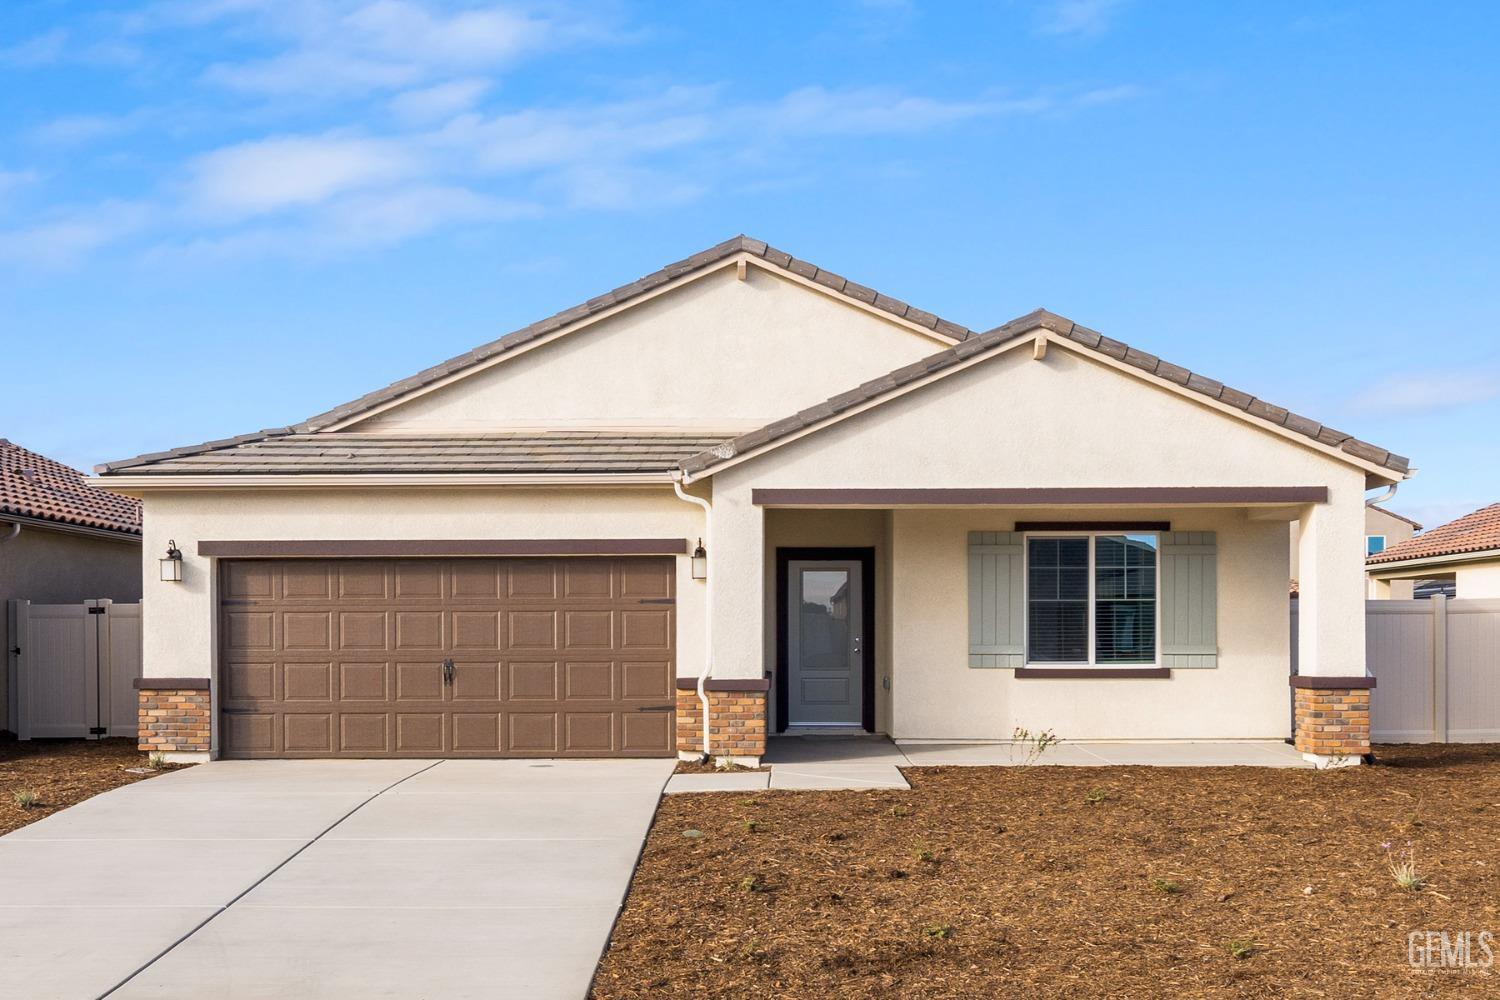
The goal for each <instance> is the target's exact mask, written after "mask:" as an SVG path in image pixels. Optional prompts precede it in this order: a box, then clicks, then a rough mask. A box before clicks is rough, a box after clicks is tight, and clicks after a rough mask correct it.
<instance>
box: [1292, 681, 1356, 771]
mask: <svg viewBox="0 0 1500 1000" xmlns="http://www.w3.org/2000/svg"><path fill="white" fill-rule="evenodd" d="M1295 701H1296V716H1297V749H1298V750H1301V751H1302V752H1303V753H1311V754H1317V755H1318V756H1320V757H1363V756H1364V755H1365V754H1367V753H1369V752H1370V691H1369V689H1368V688H1363V689H1361V688H1297V689H1296V699H1295Z"/></svg>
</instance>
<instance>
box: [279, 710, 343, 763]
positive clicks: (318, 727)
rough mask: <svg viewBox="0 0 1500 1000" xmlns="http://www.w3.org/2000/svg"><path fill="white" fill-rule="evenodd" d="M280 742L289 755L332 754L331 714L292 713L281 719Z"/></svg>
mask: <svg viewBox="0 0 1500 1000" xmlns="http://www.w3.org/2000/svg"><path fill="white" fill-rule="evenodd" d="M281 728H282V740H283V741H284V746H285V749H286V750H287V751H288V752H289V753H305V754H314V753H315V754H327V753H332V752H333V728H334V724H333V713H332V712H316V713H314V712H306V713H304V712H293V713H288V714H286V715H284V716H282V718H281Z"/></svg>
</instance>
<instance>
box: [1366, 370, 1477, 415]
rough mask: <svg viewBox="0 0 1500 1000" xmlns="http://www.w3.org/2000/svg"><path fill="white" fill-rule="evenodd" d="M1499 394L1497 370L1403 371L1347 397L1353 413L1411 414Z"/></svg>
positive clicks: (1454, 406)
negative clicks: (1349, 397) (1350, 397)
mask: <svg viewBox="0 0 1500 1000" xmlns="http://www.w3.org/2000/svg"><path fill="white" fill-rule="evenodd" d="M1497 396H1500V371H1495V370H1493V369H1490V370H1477V371H1476V370H1469V371H1430V372H1404V373H1402V374H1400V375H1393V376H1391V377H1389V378H1386V379H1383V380H1381V381H1379V382H1377V383H1375V384H1374V385H1372V386H1370V387H1369V388H1368V389H1365V390H1364V391H1363V392H1360V393H1358V394H1357V395H1355V396H1354V397H1353V398H1352V399H1350V400H1349V408H1350V409H1351V410H1352V411H1354V412H1356V413H1383V414H1386V415H1388V416H1389V415H1391V414H1397V413H1399V414H1413V413H1432V412H1435V411H1437V410H1449V409H1454V408H1456V407H1460V406H1467V405H1469V404H1471V403H1483V402H1486V401H1487V400H1491V399H1494V398H1495V397H1497Z"/></svg>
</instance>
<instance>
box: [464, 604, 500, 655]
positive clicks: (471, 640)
mask: <svg viewBox="0 0 1500 1000" xmlns="http://www.w3.org/2000/svg"><path fill="white" fill-rule="evenodd" d="M453 648H454V649H484V650H490V649H499V648H500V613H499V612H498V611H455V612H453Z"/></svg>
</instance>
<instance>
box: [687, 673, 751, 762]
mask: <svg viewBox="0 0 1500 1000" xmlns="http://www.w3.org/2000/svg"><path fill="white" fill-rule="evenodd" d="M768 687H769V685H768V683H767V682H766V681H764V680H743V681H741V680H710V681H709V682H708V685H707V691H706V693H707V694H708V742H709V753H710V754H711V755H712V756H713V757H714V759H716V760H722V759H725V758H728V759H731V760H733V761H734V762H736V763H741V764H751V765H752V766H755V765H758V764H759V762H760V758H761V756H762V755H763V754H764V753H765V752H766V691H767V689H768ZM677 752H678V753H679V754H681V755H684V756H688V755H692V756H696V755H698V754H701V753H702V752H703V703H702V702H700V701H699V700H698V681H697V679H696V678H692V677H681V678H678V681H677Z"/></svg>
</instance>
